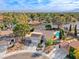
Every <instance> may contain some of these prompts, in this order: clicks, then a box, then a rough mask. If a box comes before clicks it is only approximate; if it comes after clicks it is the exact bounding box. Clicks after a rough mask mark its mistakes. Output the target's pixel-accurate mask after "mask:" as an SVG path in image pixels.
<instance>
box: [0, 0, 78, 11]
mask: <svg viewBox="0 0 79 59" xmlns="http://www.w3.org/2000/svg"><path fill="white" fill-rule="evenodd" d="M0 11H17V12H18V11H26V12H79V0H0Z"/></svg>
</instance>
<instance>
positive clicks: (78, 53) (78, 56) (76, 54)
mask: <svg viewBox="0 0 79 59" xmlns="http://www.w3.org/2000/svg"><path fill="white" fill-rule="evenodd" d="M74 52H75V57H76V59H79V49H77V50H75V51H74Z"/></svg>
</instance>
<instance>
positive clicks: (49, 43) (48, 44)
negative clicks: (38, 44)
mask: <svg viewBox="0 0 79 59" xmlns="http://www.w3.org/2000/svg"><path fill="white" fill-rule="evenodd" d="M53 43H54V41H53V40H52V39H48V40H47V42H46V46H50V45H52V44H53Z"/></svg>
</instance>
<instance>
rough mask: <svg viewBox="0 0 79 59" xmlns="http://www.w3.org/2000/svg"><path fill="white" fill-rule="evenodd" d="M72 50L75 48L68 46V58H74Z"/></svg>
mask: <svg viewBox="0 0 79 59" xmlns="http://www.w3.org/2000/svg"><path fill="white" fill-rule="evenodd" d="M74 51H75V49H74V48H73V47H70V50H69V57H70V59H75V55H74Z"/></svg>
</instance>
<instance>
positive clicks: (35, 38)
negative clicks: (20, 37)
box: [25, 32, 46, 45]
mask: <svg viewBox="0 0 79 59" xmlns="http://www.w3.org/2000/svg"><path fill="white" fill-rule="evenodd" d="M25 37H26V38H25V39H26V40H31V41H32V43H33V44H34V45H38V44H39V43H40V41H41V40H43V41H44V42H45V41H46V39H45V37H44V35H43V34H42V33H40V32H32V33H30V34H29V35H26V36H25Z"/></svg>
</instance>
